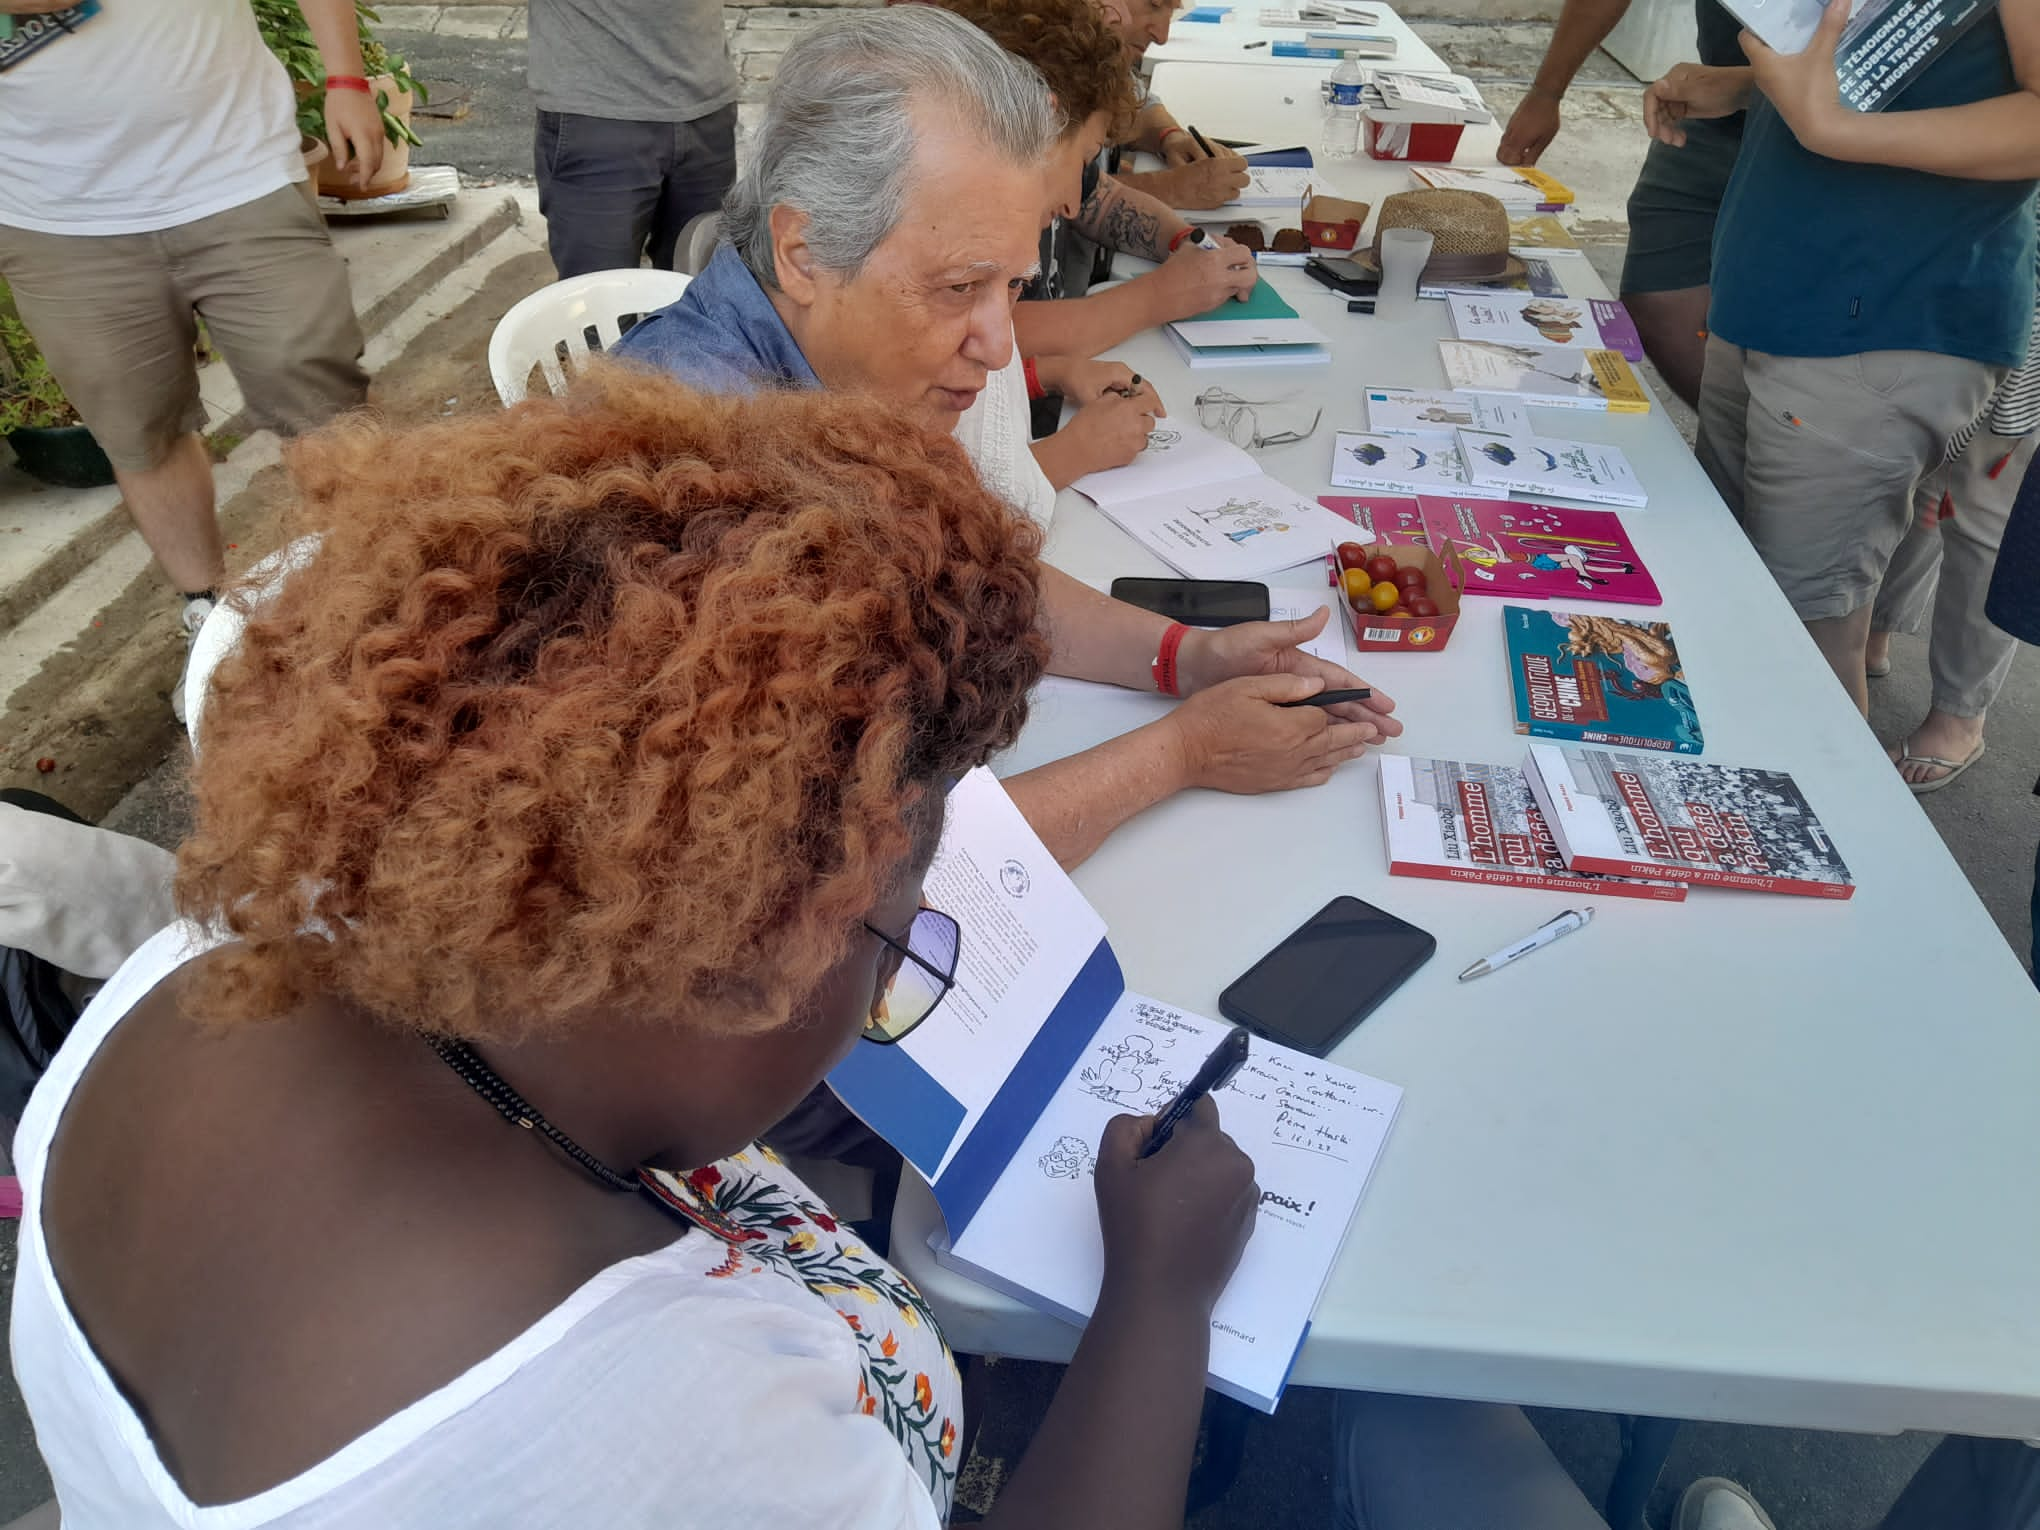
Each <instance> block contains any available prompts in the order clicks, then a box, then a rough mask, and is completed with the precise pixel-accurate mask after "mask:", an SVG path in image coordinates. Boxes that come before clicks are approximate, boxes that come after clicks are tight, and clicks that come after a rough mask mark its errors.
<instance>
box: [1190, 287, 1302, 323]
mask: <svg viewBox="0 0 2040 1530" xmlns="http://www.w3.org/2000/svg"><path fill="white" fill-rule="evenodd" d="M1295 317H1296V310H1295V309H1294V308H1291V307H1290V306H1289V303H1288V300H1287V299H1285V298H1284V297H1283V296H1282V294H1281V293H1279V292H1277V291H1276V290H1275V289H1274V288H1273V287H1271V286H1269V285H1268V278H1267V277H1265V276H1263V277H1259V278H1257V279H1256V280H1255V282H1254V290H1253V291H1252V292H1251V293H1249V294H1248V295H1247V300H1246V301H1245V302H1244V303H1237V302H1234V301H1233V300H1232V299H1231V298H1227V299H1226V300H1225V301H1224V302H1223V303H1220V304H1219V305H1218V306H1217V307H1216V308H1214V309H1212V310H1211V311H1210V312H1209V313H1200V314H1194V315H1192V316H1191V317H1190V318H1187V319H1183V320H1180V321H1178V322H1180V323H1184V324H1203V323H1207V322H1209V321H1213V320H1217V319H1293V318H1295Z"/></svg>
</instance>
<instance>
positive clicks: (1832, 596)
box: [1694, 335, 2005, 622]
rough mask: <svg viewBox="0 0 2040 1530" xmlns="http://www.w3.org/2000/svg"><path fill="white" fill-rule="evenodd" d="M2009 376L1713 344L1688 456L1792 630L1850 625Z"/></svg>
mask: <svg viewBox="0 0 2040 1530" xmlns="http://www.w3.org/2000/svg"><path fill="white" fill-rule="evenodd" d="M2004 375H2005V369H2004V368H2003V367H1993V366H1987V365H1985V364H1984V363H1983V362H1980V361H1969V360H1966V359H1964V358H1962V357H1959V356H1941V355H1937V354H1935V353H1934V352H1931V351H1864V352H1862V353H1861V354H1859V355H1854V356H1772V355H1767V354H1766V353H1764V352H1762V351H1750V350H1744V349H1743V348H1742V347H1740V346H1735V345H1730V344H1729V343H1728V342H1727V341H1726V340H1723V339H1722V338H1721V337H1720V336H1719V335H1713V336H1710V337H1709V338H1708V341H1707V364H1706V371H1705V373H1704V375H1703V376H1702V379H1701V384H1700V439H1699V441H1698V442H1697V443H1696V445H1695V446H1694V453H1695V455H1697V456H1698V457H1699V459H1700V465H1701V466H1702V467H1703V468H1705V469H1706V470H1707V476H1708V477H1709V478H1711V479H1713V480H1714V487H1715V488H1716V489H1718V490H1719V491H1720V492H1721V497H1722V498H1723V499H1725V500H1726V501H1728V508H1729V509H1730V510H1732V511H1734V512H1735V517H1736V519H1737V520H1738V521H1740V522H1741V523H1742V527H1743V530H1744V531H1745V532H1746V533H1747V534H1748V535H1749V539H1750V541H1751V542H1752V543H1753V544H1755V546H1756V549H1757V552H1758V553H1759V554H1760V555H1761V556H1762V558H1763V560H1764V566H1765V567H1766V568H1768V569H1770V571H1771V577H1772V578H1774V579H1776V580H1777V581H1778V587H1779V588H1780V589H1781V590H1783V591H1784V592H1785V598H1786V599H1787V600H1789V601H1791V602H1792V609H1793V610H1794V611H1796V612H1797V613H1798V614H1799V618H1800V620H1801V621H1809V622H1810V621H1822V620H1828V619H1832V618H1835V617H1842V616H1847V615H1849V614H1850V613H1851V612H1853V611H1855V610H1857V609H1859V608H1860V607H1862V606H1863V605H1865V604H1867V603H1868V602H1869V601H1870V600H1871V599H1872V598H1873V597H1874V596H1875V595H1876V593H1877V586H1878V583H1879V582H1880V581H1881V580H1882V579H1883V578H1884V570H1885V567H1886V566H1887V565H1888V564H1889V563H1890V562H1891V555H1892V553H1893V551H1894V550H1895V549H1896V548H1897V547H1898V544H1899V543H1900V542H1901V541H1902V540H1903V539H1904V537H1905V534H1906V529H1907V527H1908V526H1910V525H1911V523H1912V513H1913V494H1914V491H1915V489H1916V488H1917V487H1918V486H1919V482H1920V480H1921V479H1923V478H1925V477H1926V476H1927V474H1929V473H1931V472H1933V471H1934V470H1935V469H1936V468H1938V467H1939V466H1940V465H1941V462H1942V459H1943V458H1944V457H1945V456H1946V455H1947V450H1948V442H1949V440H1950V438H1951V437H1953V436H1954V435H1955V433H1956V432H1957V431H1959V430H1961V429H1962V428H1963V427H1964V426H1966V425H1968V424H1969V422H1970V421H1972V420H1974V419H1975V418H1976V416H1977V414H1978V412H1979V411H1980V410H1982V408H1983V406H1984V403H1985V401H1986V400H1987V399H1989V397H1990V395H1991V392H1992V391H1993V390H1994V389H1995V388H1996V387H1997V385H1998V381H1999V379H2001V378H2002V377H2003V376H2004Z"/></svg>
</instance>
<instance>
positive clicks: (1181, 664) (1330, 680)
mask: <svg viewBox="0 0 2040 1530" xmlns="http://www.w3.org/2000/svg"><path fill="white" fill-rule="evenodd" d="M1331 619H1332V613H1331V609H1330V608H1329V607H1321V608H1320V609H1319V610H1318V612H1317V614H1316V615H1314V616H1304V617H1299V618H1298V619H1297V620H1295V621H1293V622H1241V623H1240V624H1239V625H1238V626H1235V627H1220V628H1217V629H1216V630H1213V631H1192V632H1191V633H1189V634H1188V635H1187V636H1186V637H1184V639H1183V645H1182V647H1181V648H1180V649H1179V650H1178V651H1177V654H1176V673H1177V676H1178V683H1179V685H1180V687H1181V689H1182V690H1183V691H1184V692H1185V693H1186V694H1188V693H1191V692H1195V691H1198V690H1201V689H1203V688H1204V687H1205V686H1208V685H1216V684H1218V683H1220V682H1221V681H1224V680H1228V679H1233V678H1236V677H1239V676H1243V675H1300V676H1302V677H1303V678H1305V679H1308V680H1316V681H1322V682H1323V685H1322V689H1324V690H1341V691H1343V690H1354V689H1358V688H1359V687H1361V686H1365V685H1367V682H1366V681H1365V680H1362V679H1361V678H1360V677H1359V676H1358V675H1356V674H1354V673H1353V672H1352V671H1351V670H1350V669H1347V668H1346V667H1345V666H1344V665H1342V664H1333V663H1330V662H1328V661H1327V660H1324V659H1320V658H1319V657H1318V656H1317V655H1316V654H1314V653H1305V652H1304V651H1303V648H1302V646H1301V645H1302V644H1304V643H1308V642H1310V641H1311V640H1312V639H1313V638H1315V637H1316V636H1317V635H1318V634H1319V633H1320V632H1323V631H1324V630H1325V623H1326V622H1328V621H1330V620H1331ZM1319 689H1320V687H1319V686H1315V685H1314V686H1312V687H1310V689H1308V690H1305V691H1301V692H1299V693H1298V694H1300V695H1306V696H1308V695H1314V694H1316V692H1317V691H1318V690H1319ZM1295 710H1296V711H1299V712H1319V711H1322V712H1326V713H1329V714H1330V715H1331V716H1332V717H1333V718H1335V719H1337V720H1338V721H1340V722H1345V723H1356V724H1360V725H1362V726H1366V727H1371V728H1372V729H1373V730H1374V736H1373V737H1372V738H1369V739H1368V740H1367V742H1368V743H1374V742H1377V741H1378V740H1380V739H1384V738H1396V737H1398V736H1400V734H1401V733H1402V730H1403V728H1402V723H1401V721H1400V720H1399V719H1397V718H1396V717H1395V715H1394V713H1395V702H1394V700H1393V699H1392V698H1391V697H1389V696H1387V695H1386V694H1384V693H1383V692H1382V691H1381V690H1379V689H1375V691H1374V694H1373V695H1372V696H1369V697H1368V698H1367V699H1366V700H1365V701H1346V702H1341V703H1340V704H1339V705H1338V706H1335V707H1297V708H1295ZM1355 752H1356V753H1357V752H1358V751H1355Z"/></svg>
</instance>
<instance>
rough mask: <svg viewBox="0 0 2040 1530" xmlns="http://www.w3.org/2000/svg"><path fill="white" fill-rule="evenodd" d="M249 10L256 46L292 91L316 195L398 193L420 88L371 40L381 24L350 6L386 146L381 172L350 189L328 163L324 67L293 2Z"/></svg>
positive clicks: (263, 2)
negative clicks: (275, 63) (264, 47)
mask: <svg viewBox="0 0 2040 1530" xmlns="http://www.w3.org/2000/svg"><path fill="white" fill-rule="evenodd" d="M249 4H250V5H251V6H252V7H253V9H254V11H255V20H256V23H257V25H258V26H260V27H261V29H262V40H263V41H264V42H266V43H267V44H268V45H269V51H270V52H271V53H273V54H275V55H276V57H277V59H278V60H279V61H281V63H282V64H283V67H284V71H285V72H286V73H287V74H289V76H290V81H291V86H292V88H293V89H295V90H296V91H297V101H298V112H297V124H298V132H299V133H301V134H302V135H303V137H304V141H305V146H306V154H305V167H306V169H307V170H308V171H309V172H311V174H312V175H313V177H314V179H315V180H316V181H317V186H318V191H319V193H320V194H321V195H324V196H336V197H349V198H354V197H380V196H387V195H388V194H389V193H391V192H393V191H402V190H403V189H404V187H405V186H407V185H409V184H410V180H411V149H412V147H413V146H414V145H415V144H417V143H418V141H419V140H418V135H417V134H416V133H414V132H412V131H411V108H412V107H413V106H414V105H416V104H418V103H420V102H422V101H424V99H425V87H424V86H422V85H420V84H419V83H418V82H417V81H416V80H414V79H413V78H412V77H411V71H410V67H409V66H408V65H407V64H406V63H405V62H404V60H403V59H402V58H401V57H400V56H399V55H397V54H394V53H392V52H390V50H389V48H388V47H387V46H386V45H385V44H384V43H383V41H382V39H380V38H379V37H377V36H376V35H375V32H374V28H375V26H376V25H377V24H378V23H379V22H380V20H381V18H380V17H379V16H377V15H376V13H375V12H374V11H373V10H372V9H370V8H369V7H368V6H367V5H366V4H363V3H362V0H355V6H354V17H355V24H356V26H357V27H358V28H359V33H360V38H361V62H362V69H363V72H364V73H365V74H366V75H367V77H368V83H369V86H370V88H371V89H373V90H374V92H375V103H376V106H377V108H378V109H379V110H380V111H381V113H382V121H383V135H384V136H385V137H386V138H388V139H389V144H390V146H389V149H388V150H387V151H386V152H385V153H384V155H383V162H382V168H381V169H379V170H378V171H377V172H376V176H375V179H374V180H373V181H371V182H370V183H369V184H368V187H367V188H366V189H365V190H364V189H362V188H360V187H358V186H356V185H355V184H354V175H353V172H352V171H351V170H349V171H346V172H344V173H341V172H336V171H335V170H334V168H333V166H334V158H333V155H332V153H331V151H330V149H329V148H328V147H327V145H326V142H325V132H326V74H325V66H324V64H323V62H322V61H321V60H320V58H319V49H318V44H316V43H315V42H314V41H313V40H312V29H311V28H310V27H309V26H307V25H306V24H305V18H304V13H303V12H302V11H300V10H299V9H298V6H297V0H249Z"/></svg>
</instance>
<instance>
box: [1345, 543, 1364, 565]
mask: <svg viewBox="0 0 2040 1530" xmlns="http://www.w3.org/2000/svg"><path fill="white" fill-rule="evenodd" d="M1367 556H1368V555H1367V549H1366V547H1365V546H1364V545H1363V544H1361V543H1359V542H1341V543H1340V544H1339V567H1340V568H1365V567H1367Z"/></svg>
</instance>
